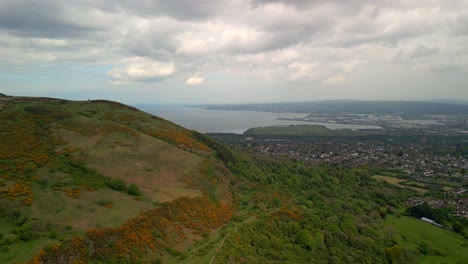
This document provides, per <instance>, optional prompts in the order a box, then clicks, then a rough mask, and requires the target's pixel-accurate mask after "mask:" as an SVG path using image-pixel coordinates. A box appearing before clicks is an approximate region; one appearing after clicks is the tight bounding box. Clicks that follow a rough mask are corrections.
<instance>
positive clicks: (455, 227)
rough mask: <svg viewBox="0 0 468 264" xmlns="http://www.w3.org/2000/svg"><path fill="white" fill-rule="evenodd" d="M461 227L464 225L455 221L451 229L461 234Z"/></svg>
mask: <svg viewBox="0 0 468 264" xmlns="http://www.w3.org/2000/svg"><path fill="white" fill-rule="evenodd" d="M463 229H464V227H463V225H462V224H461V223H460V222H458V221H456V222H455V223H453V231H455V232H457V233H459V234H462V233H463Z"/></svg>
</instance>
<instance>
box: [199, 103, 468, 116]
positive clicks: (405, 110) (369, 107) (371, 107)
mask: <svg viewBox="0 0 468 264" xmlns="http://www.w3.org/2000/svg"><path fill="white" fill-rule="evenodd" d="M204 108H207V109H221V110H237V111H263V112H291V113H325V114H337V113H357V114H377V115H385V114H395V113H399V114H406V115H419V114H468V105H463V104H450V103H436V102H411V101H357V100H332V101H317V102H299V103H265V104H236V105H206V106H204Z"/></svg>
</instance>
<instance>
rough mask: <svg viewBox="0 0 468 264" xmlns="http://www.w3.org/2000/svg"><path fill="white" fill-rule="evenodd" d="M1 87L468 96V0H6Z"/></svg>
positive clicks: (114, 93)
mask: <svg viewBox="0 0 468 264" xmlns="http://www.w3.org/2000/svg"><path fill="white" fill-rule="evenodd" d="M0 58H1V59H0V93H5V94H9V95H17V96H48V97H59V98H65V99H76V100H83V99H84V100H85V99H98V98H99V99H109V100H116V101H121V102H124V103H133V104H136V103H146V104H148V103H155V104H156V103H184V104H185V103H189V104H196V103H253V102H288V101H316V100H329V99H363V100H428V99H436V98H441V99H459V100H468V0H426V1H420V0H401V1H397V0H380V1H375V0H353V1H351V0H328V1H325V0H309V1H307V0H283V1H282V0H206V1H203V0H192V1H190V0H167V1H155V0H153V1H150V0H138V1H135V0H113V1H105V0H69V1H54V0H40V1H34V0H22V1H18V0H0Z"/></svg>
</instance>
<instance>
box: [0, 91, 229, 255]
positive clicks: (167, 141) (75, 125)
mask: <svg viewBox="0 0 468 264" xmlns="http://www.w3.org/2000/svg"><path fill="white" fill-rule="evenodd" d="M0 107H1V109H0V120H1V122H0V234H1V235H0V247H1V252H2V253H1V254H0V263H18V262H24V261H27V260H30V259H32V258H33V257H34V256H38V257H37V260H41V261H45V262H47V261H50V262H51V263H54V261H56V260H57V259H55V257H56V256H55V255H56V253H54V252H55V251H57V252H61V251H65V252H67V250H72V249H73V250H76V248H80V247H82V249H83V252H84V251H87V250H88V249H89V248H88V247H89V245H84V244H79V243H78V242H77V241H84V240H80V239H82V237H83V236H84V237H85V239H86V241H87V243H93V244H94V246H93V248H94V250H95V251H96V252H97V251H99V250H102V251H103V253H102V254H101V255H102V257H115V256H116V254H114V253H115V252H114V251H112V252H111V251H109V252H107V251H106V250H109V249H108V248H99V247H100V246H97V245H98V244H99V243H98V241H99V242H100V241H101V240H104V241H108V242H109V241H110V240H109V239H110V237H112V235H110V233H112V232H120V233H122V234H125V233H126V232H127V233H128V232H129V231H128V230H125V227H128V228H130V229H131V230H132V231H131V233H132V232H133V233H132V234H133V235H135V236H137V237H139V238H140V239H138V240H141V235H142V234H143V233H145V232H148V233H150V234H151V233H152V232H153V233H154V234H156V233H157V234H159V235H158V236H153V237H150V238H147V240H146V241H145V242H144V243H145V245H144V246H142V242H141V241H138V240H135V241H131V242H132V243H134V245H133V244H131V243H130V242H129V241H126V240H127V239H129V238H128V237H125V238H123V237H122V240H118V239H117V240H116V239H115V238H112V239H111V240H112V241H113V242H112V243H122V245H121V247H120V248H112V250H116V252H117V251H122V252H127V254H126V256H127V255H128V257H131V258H134V257H137V256H140V255H141V254H143V252H146V250H147V249H146V247H147V246H148V245H149V244H153V246H154V249H155V251H163V249H164V248H166V247H172V246H175V245H177V244H178V243H179V242H182V241H185V240H188V239H187V237H197V236H200V235H201V234H203V233H205V232H209V231H210V230H212V229H215V228H217V227H219V226H220V225H222V224H223V223H225V222H226V221H228V220H229V218H230V216H231V215H232V213H233V210H234V208H233V207H232V195H231V193H230V192H229V190H228V188H227V185H226V182H228V179H229V178H230V177H231V176H230V173H229V171H228V170H227V169H225V168H224V166H223V163H222V162H221V161H220V160H219V159H218V158H216V157H215V152H214V151H213V150H212V149H211V148H210V147H208V146H207V145H206V144H204V143H201V142H200V141H199V139H200V138H201V137H203V136H202V135H199V134H197V135H195V134H194V133H193V132H192V131H189V130H187V129H184V128H182V127H180V126H178V125H176V124H173V123H171V122H169V121H166V120H163V119H161V118H158V117H155V116H151V115H149V114H146V113H144V112H141V111H139V110H137V109H135V108H132V107H128V106H125V105H122V104H119V103H115V102H110V101H65V100H59V99H51V98H25V97H4V98H2V99H0ZM205 141H206V142H208V140H205ZM200 206H204V207H200ZM211 207H212V208H213V210H212V212H211V214H212V215H210V217H212V218H213V219H206V218H205V217H206V216H205V215H203V212H202V211H203V210H204V209H206V208H211ZM164 208H169V211H170V212H166V214H170V216H169V215H165V214H164V213H163V211H164ZM188 209H190V210H192V211H193V212H195V213H196V212H199V215H198V216H196V217H193V219H186V218H187V216H185V215H184V211H185V210H187V211H188ZM166 210H167V209H166ZM179 210H180V211H179ZM156 212H157V214H158V217H152V218H151V219H152V220H153V221H156V220H155V219H159V220H158V221H159V222H151V223H147V226H145V228H146V229H150V230H146V229H141V230H138V228H136V226H138V225H137V224H133V222H132V221H136V220H135V219H140V222H144V221H145V220H146V218H145V217H144V216H145V215H144V214H154V213H156ZM161 221H162V222H161ZM175 231H177V232H176V234H178V235H177V237H174V235H173V234H172V233H174V232H175ZM93 232H94V233H93ZM109 232H110V233H109ZM194 232H195V233H196V234H195V233H194ZM96 233H97V234H98V235H96ZM127 235H128V236H130V235H129V234H127ZM70 239H71V240H70ZM68 240H70V241H71V242H70V241H68ZM63 241H68V242H65V243H62V242H63ZM119 241H120V242H119ZM124 241H126V242H128V243H124ZM72 242H73V243H78V244H76V245H74V246H73V247H70V248H67V249H65V248H63V249H59V248H58V247H53V248H49V249H48V250H46V251H41V249H42V248H44V247H45V246H51V245H58V244H61V245H62V246H61V247H66V245H67V243H72ZM193 242H194V241H185V242H184V243H185V244H188V245H190V244H191V243H193ZM104 251H106V252H105V253H104ZM40 252H41V254H40V255H38V254H39V253H40ZM75 253H76V252H75ZM75 253H73V254H69V256H68V257H69V258H70V259H83V260H86V259H88V260H89V257H91V259H94V258H95V256H88V255H80V254H78V255H77V254H75ZM87 254H88V253H87Z"/></svg>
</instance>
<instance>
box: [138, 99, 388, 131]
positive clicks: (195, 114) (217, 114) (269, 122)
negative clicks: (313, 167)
mask: <svg viewBox="0 0 468 264" xmlns="http://www.w3.org/2000/svg"><path fill="white" fill-rule="evenodd" d="M135 107H137V108H139V109H141V110H142V111H145V112H147V113H149V114H152V115H156V116H159V117H162V118H164V119H167V120H169V121H172V122H174V123H176V124H179V125H181V126H183V127H186V128H188V129H192V130H196V131H198V132H201V133H235V134H242V133H244V132H245V131H247V130H248V129H249V128H253V127H265V126H288V125H301V124H302V125H323V126H325V127H327V128H329V129H352V130H359V129H380V127H378V126H372V125H352V124H336V123H322V122H307V121H294V120H280V119H278V118H282V119H284V118H287V119H288V118H290V119H294V118H302V117H305V116H306V115H307V114H299V113H273V112H256V111H230V110H229V111H227V110H212V109H204V108H198V107H193V106H180V105H135Z"/></svg>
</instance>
